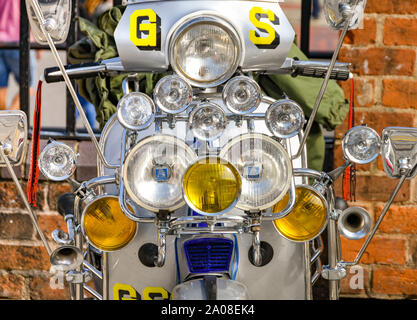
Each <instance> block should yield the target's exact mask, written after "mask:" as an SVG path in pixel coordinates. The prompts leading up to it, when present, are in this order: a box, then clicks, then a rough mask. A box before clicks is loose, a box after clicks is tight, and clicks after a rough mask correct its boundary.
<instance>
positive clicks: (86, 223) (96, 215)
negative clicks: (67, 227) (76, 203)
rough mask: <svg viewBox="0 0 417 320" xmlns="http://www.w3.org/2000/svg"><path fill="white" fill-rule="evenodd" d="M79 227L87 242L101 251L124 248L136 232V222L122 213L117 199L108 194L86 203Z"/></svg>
mask: <svg viewBox="0 0 417 320" xmlns="http://www.w3.org/2000/svg"><path fill="white" fill-rule="evenodd" d="M81 227H82V231H83V233H84V235H85V236H86V238H87V240H88V242H89V243H91V245H93V246H94V247H95V248H97V249H99V250H102V251H116V250H120V249H122V248H124V247H125V246H126V245H128V244H129V243H130V241H131V240H132V239H133V238H134V237H135V235H136V232H137V223H136V222H135V221H132V220H130V219H128V218H127V217H126V216H125V215H124V213H123V211H122V210H121V209H120V204H119V199H118V198H117V197H116V196H109V195H104V196H100V197H99V198H96V199H94V200H93V201H92V202H90V203H89V204H88V205H87V207H86V208H85V209H84V211H83V214H82V218H81Z"/></svg>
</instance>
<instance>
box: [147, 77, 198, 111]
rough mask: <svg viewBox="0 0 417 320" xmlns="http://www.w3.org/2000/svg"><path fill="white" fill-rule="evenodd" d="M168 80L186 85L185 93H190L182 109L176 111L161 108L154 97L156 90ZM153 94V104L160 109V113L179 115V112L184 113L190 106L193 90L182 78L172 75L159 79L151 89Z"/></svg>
mask: <svg viewBox="0 0 417 320" xmlns="http://www.w3.org/2000/svg"><path fill="white" fill-rule="evenodd" d="M170 79H178V80H179V81H182V82H183V83H184V84H185V85H186V87H187V91H189V92H190V97H189V99H188V103H187V104H185V105H184V106H183V107H181V108H179V109H176V110H171V109H168V108H165V106H163V105H162V104H161V103H158V100H157V99H156V97H155V92H157V90H158V89H159V87H160V86H161V85H162V84H163V82H164V81H167V80H170ZM153 93H154V100H155V104H156V105H157V106H158V108H160V109H161V110H162V111H165V112H166V113H169V114H177V113H181V112H183V111H185V110H186V109H187V108H188V107H189V106H190V103H191V101H192V95H193V89H192V87H191V85H190V84H189V83H188V81H186V80H185V79H184V78H182V77H180V76H179V75H177V74H172V75H168V76H165V77H163V78H162V79H160V80H159V81H158V82H157V83H156V85H155V87H154V89H153Z"/></svg>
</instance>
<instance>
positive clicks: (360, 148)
mask: <svg viewBox="0 0 417 320" xmlns="http://www.w3.org/2000/svg"><path fill="white" fill-rule="evenodd" d="M380 146H381V139H380V137H379V135H378V133H377V132H376V131H375V130H374V129H372V128H369V127H367V126H356V127H353V128H352V129H350V130H349V131H348V132H346V134H345V136H344V137H343V140H342V150H343V154H344V156H345V158H346V159H348V160H349V161H351V162H353V163H357V164H366V163H370V162H372V161H374V160H375V159H376V158H377V157H378V155H379V149H380Z"/></svg>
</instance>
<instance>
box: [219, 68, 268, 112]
mask: <svg viewBox="0 0 417 320" xmlns="http://www.w3.org/2000/svg"><path fill="white" fill-rule="evenodd" d="M239 80H244V81H248V82H250V83H251V84H252V85H253V86H254V87H255V89H256V91H257V93H258V99H257V100H256V102H255V104H254V105H253V106H252V107H251V108H250V109H248V110H246V111H238V110H236V109H234V108H233V107H231V106H230V104H229V103H227V100H226V94H227V92H226V91H227V87H228V85H229V83H231V82H232V81H239ZM222 99H223V103H224V104H225V105H226V107H227V108H228V109H229V110H230V111H231V112H232V113H234V114H237V115H245V114H248V113H252V112H253V111H255V110H256V109H257V108H258V107H259V104H260V103H261V101H262V90H261V87H260V86H259V84H258V83H257V82H256V81H255V80H253V79H252V78H249V77H247V76H237V77H234V78H232V79H229V80H228V82H227V83H226V84H225V86H224V88H223V91H222Z"/></svg>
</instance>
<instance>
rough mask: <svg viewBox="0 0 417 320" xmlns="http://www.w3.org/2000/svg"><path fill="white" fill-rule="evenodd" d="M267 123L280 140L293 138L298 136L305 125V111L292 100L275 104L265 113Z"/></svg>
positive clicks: (284, 100)
mask: <svg viewBox="0 0 417 320" xmlns="http://www.w3.org/2000/svg"><path fill="white" fill-rule="evenodd" d="M265 123H266V126H267V127H268V129H269V131H271V133H272V134H273V135H274V136H276V137H278V138H291V137H294V136H295V135H297V134H298V132H299V131H300V130H301V128H302V127H303V125H304V123H305V116H304V112H303V109H301V107H300V106H299V105H298V104H297V103H295V102H294V101H292V100H289V99H283V100H279V101H276V102H274V103H273V104H271V105H270V106H269V107H268V110H267V111H266V113H265Z"/></svg>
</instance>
